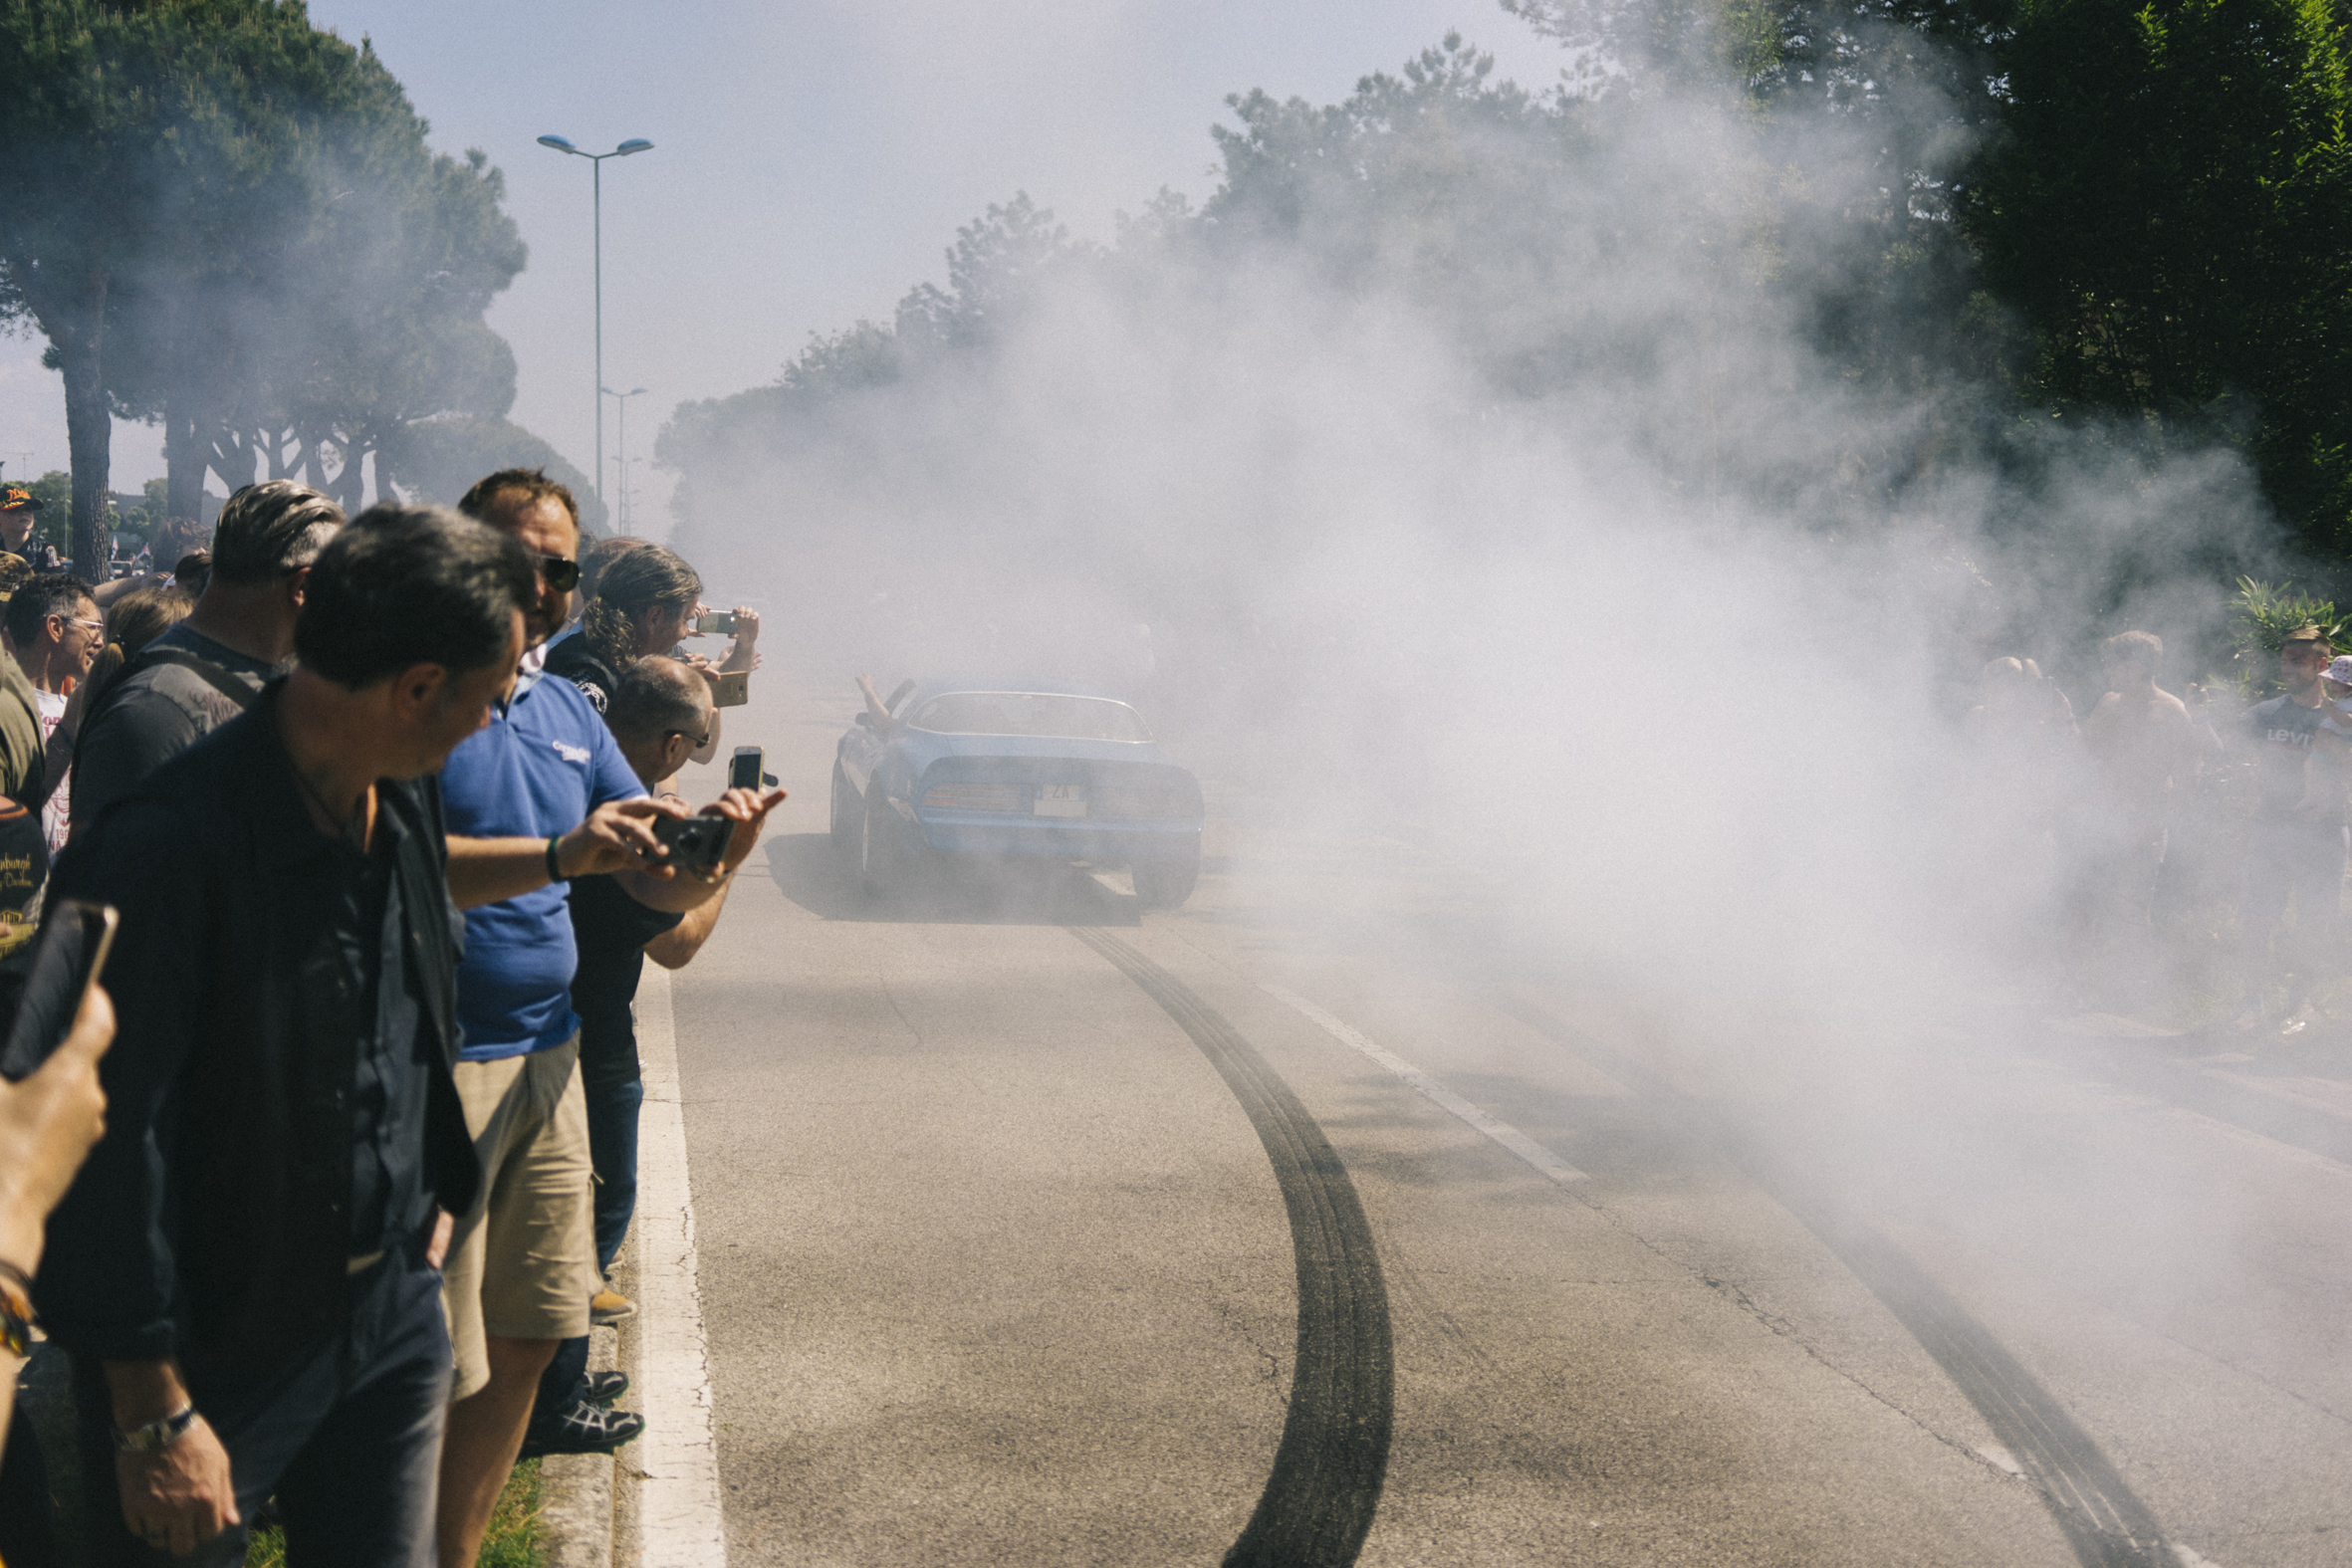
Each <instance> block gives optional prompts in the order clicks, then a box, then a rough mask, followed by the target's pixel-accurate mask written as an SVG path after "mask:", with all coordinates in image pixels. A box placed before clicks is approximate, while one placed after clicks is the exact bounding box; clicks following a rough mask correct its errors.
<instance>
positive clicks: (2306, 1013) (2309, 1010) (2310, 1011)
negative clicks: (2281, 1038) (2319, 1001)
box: [2278, 1002, 2325, 1035]
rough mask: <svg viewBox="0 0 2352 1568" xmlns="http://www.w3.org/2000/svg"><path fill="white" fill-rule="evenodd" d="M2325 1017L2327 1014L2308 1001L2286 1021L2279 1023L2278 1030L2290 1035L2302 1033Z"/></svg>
mask: <svg viewBox="0 0 2352 1568" xmlns="http://www.w3.org/2000/svg"><path fill="white" fill-rule="evenodd" d="M2324 1017H2325V1014H2323V1013H2322V1012H2321V1011H2320V1010H2319V1008H2317V1007H2315V1006H2314V1005H2312V1004H2311V1003H2308V1002H2306V1003H2304V1004H2303V1006H2302V1007H2301V1008H2298V1009H2297V1010H2296V1012H2295V1014H2294V1016H2293V1017H2290V1018H2288V1019H2287V1020H2286V1021H2285V1022H2284V1023H2281V1024H2280V1025H2278V1032H2279V1033H2281V1034H2289V1035H2292V1034H2301V1033H2304V1032H2305V1031H2307V1030H2308V1029H2309V1028H2310V1027H2311V1025H2312V1024H2314V1023H2318V1022H2320V1021H2321V1020H2322V1019H2323V1018H2324Z"/></svg>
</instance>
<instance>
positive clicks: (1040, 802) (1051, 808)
mask: <svg viewBox="0 0 2352 1568" xmlns="http://www.w3.org/2000/svg"><path fill="white" fill-rule="evenodd" d="M1030 812H1031V814H1032V815H1035V816H1084V815H1085V814H1086V786H1085V785H1084V784H1039V785H1038V797H1037V799H1036V800H1035V801H1033V802H1032V803H1031V805H1030Z"/></svg>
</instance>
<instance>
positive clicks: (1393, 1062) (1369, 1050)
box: [1264, 986, 1585, 1184]
mask: <svg viewBox="0 0 2352 1568" xmlns="http://www.w3.org/2000/svg"><path fill="white" fill-rule="evenodd" d="M1264 989H1265V991H1266V994H1267V995H1268V996H1270V997H1277V998H1280V999H1281V1000H1282V1001H1284V1002H1287V1003H1289V1004H1290V1005H1291V1006H1292V1007H1294V1008H1297V1009H1298V1010H1299V1011H1300V1012H1303V1013H1305V1014H1306V1015H1307V1016H1308V1017H1309V1018H1312V1019H1313V1020H1314V1021H1315V1022H1316V1023H1318V1024H1320V1025H1322V1028H1323V1031H1324V1032H1325V1033H1327V1034H1329V1035H1330V1036H1331V1037H1332V1038H1333V1039H1335V1040H1337V1041H1338V1042H1339V1043H1340V1044H1342V1045H1345V1046H1347V1047H1348V1048H1349V1049H1351V1050H1357V1051H1361V1052H1362V1053H1363V1054H1364V1055H1366V1056H1369V1057H1370V1058H1371V1059H1372V1060H1374V1061H1376V1062H1378V1063H1379V1064H1380V1065H1381V1066H1383V1067H1386V1068H1387V1069H1388V1070H1389V1071H1390V1072H1393V1073H1395V1074H1396V1075H1397V1076H1398V1077H1400V1078H1402V1079H1404V1080H1405V1082H1407V1083H1409V1084H1411V1085H1412V1086H1413V1087H1414V1088H1415V1089H1417V1090H1419V1091H1420V1092H1421V1093H1422V1094H1424V1095H1426V1096H1427V1097H1428V1098H1429V1099H1431V1100H1433V1101H1435V1102H1436V1103H1437V1104H1438V1105H1440V1106H1442V1107H1443V1108H1445V1109H1446V1110H1448V1111H1451V1112H1453V1113H1454V1114H1455V1115H1456V1116H1459V1117H1460V1118H1462V1120H1463V1121H1465V1122H1467V1123H1469V1124H1470V1125H1471V1126H1472V1127H1474V1128H1476V1129H1477V1130H1478V1131H1480V1132H1482V1133H1485V1134H1486V1135H1487V1136H1488V1137H1489V1138H1492V1139H1494V1140H1495V1141H1496V1142H1497V1143H1499V1144H1501V1145H1502V1146H1503V1147H1504V1148H1506V1149H1509V1150H1510V1151H1511V1152H1512V1153H1513V1154H1516V1155H1518V1156H1519V1157H1520V1158H1521V1159H1523V1160H1525V1161H1527V1162H1528V1164H1529V1165H1531V1166H1533V1167H1534V1168H1535V1169H1536V1170H1538V1171H1540V1172H1542V1173H1543V1174H1544V1175H1545V1176H1548V1177H1550V1178H1551V1179H1552V1180H1553V1181H1555V1182H1559V1183H1563V1184H1564V1183H1568V1182H1581V1181H1583V1180H1584V1179H1585V1177H1584V1173H1583V1172H1582V1171H1579V1170H1577V1169H1576V1168H1575V1167H1574V1166H1572V1165H1569V1164H1567V1163H1566V1162H1564V1161H1562V1160H1560V1159H1558V1158H1557V1157H1556V1156H1554V1155H1553V1154H1552V1152H1551V1151H1550V1150H1548V1149H1546V1148H1544V1147H1543V1146H1542V1145H1541V1144H1539V1143H1537V1142H1536V1141H1535V1140H1534V1139H1532V1138H1530V1137H1529V1136H1528V1135H1527V1134H1526V1133H1524V1132H1521V1131H1520V1130H1519V1129H1518V1128H1517V1127H1514V1126H1512V1125H1511V1124H1510V1123H1508V1122H1500V1121H1497V1120H1496V1119H1495V1118H1494V1117H1492V1116H1489V1115H1488V1114H1487V1113H1486V1112H1485V1111H1482V1110H1480V1109H1479V1108H1478V1107H1477V1106H1475V1105H1473V1104H1471V1103H1470V1102H1469V1101H1468V1100H1466V1099H1464V1098H1463V1097H1462V1096H1461V1095H1459V1094H1456V1093H1455V1092H1454V1091H1453V1090H1451V1089H1449V1088H1447V1087H1446V1086H1445V1085H1444V1084H1442V1083H1440V1082H1438V1081H1437V1080H1436V1079H1435V1078H1432V1077H1431V1076H1430V1075H1429V1074H1428V1073H1426V1072H1423V1071H1422V1070H1421V1069H1420V1068H1418V1067H1416V1066H1414V1065H1413V1064H1412V1063H1411V1062H1409V1061H1407V1060H1405V1059H1404V1058H1403V1057H1402V1056H1399V1055H1397V1054H1395V1053H1394V1052H1392V1051H1389V1050H1386V1049H1384V1048H1382V1047H1381V1046H1379V1045H1376V1044H1374V1043H1373V1042H1372V1041H1371V1040H1370V1039H1369V1038H1368V1037H1367V1036H1365V1035H1364V1034H1363V1033H1362V1032H1361V1031H1360V1030H1358V1029H1356V1028H1355V1027H1353V1026H1352V1025H1350V1024H1347V1023H1343V1022H1341V1021H1340V1020H1339V1019H1337V1018H1335V1017H1333V1016H1331V1014H1330V1013H1328V1012H1325V1011H1324V1010H1323V1009H1322V1008H1318V1007H1316V1006H1315V1005H1314V1004H1313V1003H1311V1002H1309V1001H1307V1000H1306V999H1305V998H1304V997H1301V996H1299V995H1298V994H1297V993H1296V992H1292V991H1285V990H1284V989H1283V988H1282V987H1280V986H1268V987H1266V988H1264Z"/></svg>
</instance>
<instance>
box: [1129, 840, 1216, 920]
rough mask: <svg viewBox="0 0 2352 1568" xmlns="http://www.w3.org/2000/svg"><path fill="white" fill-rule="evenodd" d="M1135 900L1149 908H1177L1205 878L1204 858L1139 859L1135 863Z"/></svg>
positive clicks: (1192, 855)
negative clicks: (1202, 877)
mask: <svg viewBox="0 0 2352 1568" xmlns="http://www.w3.org/2000/svg"><path fill="white" fill-rule="evenodd" d="M1134 876H1135V901H1136V902H1137V903H1139V904H1141V905H1142V906H1143V907H1144V908H1145V909H1174V908H1176V907H1177V906H1178V905H1180V904H1182V903H1183V902H1184V901H1185V900H1186V899H1188V898H1190V897H1192V890H1193V887H1194V885H1195V884H1196V883H1198V882H1199V881H1200V879H1201V857H1200V856H1199V855H1197V854H1191V855H1186V856H1185V857H1184V858H1183V859H1181V860H1138V861H1136V862H1135V865H1134Z"/></svg>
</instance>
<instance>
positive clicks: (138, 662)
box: [74, 644, 261, 762]
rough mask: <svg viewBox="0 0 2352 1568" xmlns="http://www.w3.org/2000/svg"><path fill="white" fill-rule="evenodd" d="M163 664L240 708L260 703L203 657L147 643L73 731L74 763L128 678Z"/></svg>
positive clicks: (253, 693) (251, 692) (256, 695)
mask: <svg viewBox="0 0 2352 1568" xmlns="http://www.w3.org/2000/svg"><path fill="white" fill-rule="evenodd" d="M166 664H176V665H178V666H179V667H180V668H181V669H183V670H186V671H187V672H188V673H189V674H191V675H193V676H195V677H196V678H197V679H198V680H200V681H202V682H203V683H204V684H205V685H207V686H209V687H211V688H212V689H213V690H214V691H216V692H219V693H220V694H221V695H222V696H223V697H226V698H227V699H228V700H229V701H231V702H233V703H235V704H236V705H237V706H238V707H239V708H240V709H243V708H250V707H252V706H253V705H254V704H255V703H257V702H259V701H261V693H259V692H257V691H255V690H254V689H253V688H252V687H250V686H248V685H246V684H245V683H244V682H243V681H241V680H239V679H237V677H236V676H234V675H231V674H230V673H229V672H228V671H227V670H224V669H222V668H221V667H220V666H219V665H217V664H215V663H213V662H212V661H211V660H210V659H207V658H205V657H204V656H203V655H201V654H196V653H190V652H189V651H188V650H187V649H185V648H158V647H155V646H153V645H151V644H150V645H149V646H147V647H144V648H141V649H139V651H138V653H137V655H136V656H135V657H134V658H132V659H131V661H130V662H129V663H127V664H125V665H123V666H122V668H121V670H120V671H119V672H118V673H117V675H116V676H115V678H114V680H113V681H111V682H110V683H108V686H107V689H106V690H105V691H103V692H100V693H99V694H98V701H97V702H95V703H93V704H92V705H91V707H90V711H89V712H87V713H85V714H83V715H82V728H81V729H79V730H77V731H75V732H74V751H75V754H76V755H75V760H76V761H77V762H79V761H80V760H81V757H80V754H81V751H82V738H83V737H84V736H86V735H88V734H89V733H90V731H91V727H92V726H94V725H96V724H97V723H98V721H99V716H100V715H102V714H104V713H106V712H107V711H108V710H109V709H111V708H113V707H114V706H115V699H116V698H118V697H119V696H121V695H122V688H123V687H125V686H127V685H129V684H130V678H131V677H132V676H133V675H136V674H139V673H140V672H141V671H144V670H152V669H157V668H160V667H161V666H163V665H166Z"/></svg>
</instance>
